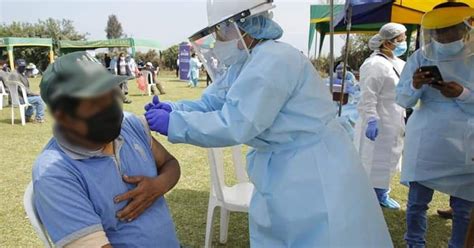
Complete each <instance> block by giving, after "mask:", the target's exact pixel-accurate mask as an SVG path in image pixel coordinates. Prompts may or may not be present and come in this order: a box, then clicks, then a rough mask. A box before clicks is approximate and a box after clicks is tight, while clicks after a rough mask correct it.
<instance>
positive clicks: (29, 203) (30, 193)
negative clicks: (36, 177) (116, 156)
mask: <svg viewBox="0 0 474 248" xmlns="http://www.w3.org/2000/svg"><path fill="white" fill-rule="evenodd" d="M33 198H34V190H33V182H30V183H29V184H28V187H26V191H25V195H24V196H23V206H24V208H25V212H26V215H27V216H28V219H29V220H30V223H31V225H32V226H33V229H34V230H35V232H36V234H37V235H38V238H40V239H41V241H42V242H43V244H44V246H45V247H53V246H52V245H51V242H50V241H49V238H48V233H47V232H46V230H45V229H44V226H43V224H42V223H41V220H40V219H39V217H38V214H37V213H36V209H35V205H34V199H33Z"/></svg>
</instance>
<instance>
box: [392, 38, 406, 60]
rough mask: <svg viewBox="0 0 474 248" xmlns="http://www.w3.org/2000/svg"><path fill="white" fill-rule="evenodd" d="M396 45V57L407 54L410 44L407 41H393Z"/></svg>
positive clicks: (394, 53) (394, 51)
mask: <svg viewBox="0 0 474 248" xmlns="http://www.w3.org/2000/svg"><path fill="white" fill-rule="evenodd" d="M393 44H394V45H395V46H396V47H395V49H394V50H393V55H394V56H396V57H400V56H402V55H403V54H405V53H406V52H407V50H408V45H407V42H406V41H403V42H400V43H393Z"/></svg>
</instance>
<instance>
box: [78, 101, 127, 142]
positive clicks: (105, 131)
mask: <svg viewBox="0 0 474 248" xmlns="http://www.w3.org/2000/svg"><path fill="white" fill-rule="evenodd" d="M79 119H80V120H82V121H84V122H85V123H86V125H87V130H88V132H87V135H86V136H85V138H86V139H87V140H89V141H92V142H94V143H98V144H107V143H110V142H112V141H114V140H115V139H116V138H117V137H118V136H119V135H120V131H121V130H122V121H123V110H122V107H121V106H120V103H119V102H118V101H116V100H115V99H114V101H113V103H112V104H110V106H108V107H107V108H105V109H104V110H102V111H100V112H99V113H97V114H95V115H93V116H92V117H89V118H79Z"/></svg>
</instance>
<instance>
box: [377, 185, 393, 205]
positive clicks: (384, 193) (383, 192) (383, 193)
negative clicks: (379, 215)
mask: <svg viewBox="0 0 474 248" xmlns="http://www.w3.org/2000/svg"><path fill="white" fill-rule="evenodd" d="M374 190H375V194H376V195H377V199H378V200H379V202H384V201H386V200H387V199H388V197H389V193H390V190H389V189H378V188H374Z"/></svg>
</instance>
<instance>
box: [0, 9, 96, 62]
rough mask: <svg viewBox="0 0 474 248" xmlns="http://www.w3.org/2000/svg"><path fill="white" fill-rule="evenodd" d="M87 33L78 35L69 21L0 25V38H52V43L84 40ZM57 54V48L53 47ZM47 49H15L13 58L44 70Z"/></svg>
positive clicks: (47, 60)
mask: <svg viewBox="0 0 474 248" xmlns="http://www.w3.org/2000/svg"><path fill="white" fill-rule="evenodd" d="M87 35H88V34H87V33H79V32H78V31H77V30H76V29H75V27H74V23H73V22H72V21H71V20H66V19H62V20H56V19H52V18H49V19H46V20H38V22H37V23H24V22H12V23H10V24H0V37H26V38H52V39H53V43H55V44H56V43H57V42H58V41H60V40H85V39H86V37H87ZM54 50H55V53H56V54H57V53H58V50H57V46H54ZM48 53H49V48H40V47H24V48H21V47H19V48H15V50H14V56H15V58H23V59H25V60H26V61H27V62H28V63H30V62H31V63H34V64H36V66H37V67H38V68H39V69H41V70H44V69H46V67H47V66H48V64H49V59H48Z"/></svg>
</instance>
